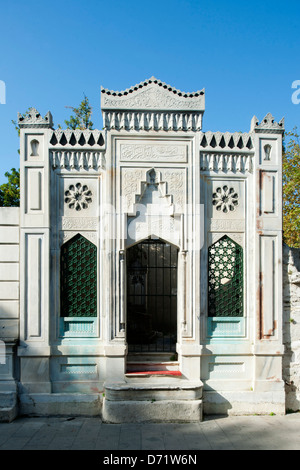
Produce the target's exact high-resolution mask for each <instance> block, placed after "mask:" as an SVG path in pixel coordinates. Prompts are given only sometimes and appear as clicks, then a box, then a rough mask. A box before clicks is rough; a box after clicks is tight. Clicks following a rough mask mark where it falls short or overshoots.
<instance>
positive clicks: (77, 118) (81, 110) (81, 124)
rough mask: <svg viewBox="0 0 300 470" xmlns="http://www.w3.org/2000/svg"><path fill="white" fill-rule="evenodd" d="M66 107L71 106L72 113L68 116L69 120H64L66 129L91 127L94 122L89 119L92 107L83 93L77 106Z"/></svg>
mask: <svg viewBox="0 0 300 470" xmlns="http://www.w3.org/2000/svg"><path fill="white" fill-rule="evenodd" d="M67 107H69V108H71V109H72V110H73V113H74V114H73V115H71V116H70V120H69V121H68V120H66V121H65V124H66V126H67V128H68V129H74V130H75V129H81V130H85V129H93V125H94V124H93V123H92V121H91V115H92V110H93V108H92V107H91V106H90V103H89V100H88V98H87V97H86V96H85V95H84V99H83V100H82V101H81V103H80V105H79V106H78V108H73V107H71V106H67Z"/></svg>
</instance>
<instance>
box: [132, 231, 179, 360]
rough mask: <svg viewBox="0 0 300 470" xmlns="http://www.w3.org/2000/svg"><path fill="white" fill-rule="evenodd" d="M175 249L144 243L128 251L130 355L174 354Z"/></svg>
mask: <svg viewBox="0 0 300 470" xmlns="http://www.w3.org/2000/svg"><path fill="white" fill-rule="evenodd" d="M177 258H178V250H177V248H176V247H175V246H173V245H171V244H169V243H165V242H163V241H161V240H150V239H149V240H145V241H143V242H141V243H139V244H137V245H134V246H133V247H131V248H129V249H128V251H127V341H128V345H129V351H131V352H143V351H145V352H148V351H151V352H164V351H165V352H171V351H172V352H174V351H175V349H176V341H177Z"/></svg>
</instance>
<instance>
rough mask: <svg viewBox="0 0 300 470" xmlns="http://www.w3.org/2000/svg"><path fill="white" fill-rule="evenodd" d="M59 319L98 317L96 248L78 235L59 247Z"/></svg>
mask: <svg viewBox="0 0 300 470" xmlns="http://www.w3.org/2000/svg"><path fill="white" fill-rule="evenodd" d="M60 305H61V317H96V316H97V247H96V246H95V245H94V244H93V243H91V242H90V241H89V240H87V239H86V238H85V237H83V236H82V235H80V234H77V235H75V237H73V238H71V240H69V241H68V242H66V243H65V244H64V245H62V247H61V253H60Z"/></svg>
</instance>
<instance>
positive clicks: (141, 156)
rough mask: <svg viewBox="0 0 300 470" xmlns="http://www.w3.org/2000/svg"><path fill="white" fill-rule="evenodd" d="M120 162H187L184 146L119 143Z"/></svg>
mask: <svg viewBox="0 0 300 470" xmlns="http://www.w3.org/2000/svg"><path fill="white" fill-rule="evenodd" d="M120 160H121V161H123V162H130V161H141V162H180V163H185V162H186V161H187V145H186V144H179V143H177V144H168V143H164V144H163V143H155V144H154V143H152V142H151V141H148V142H145V143H139V144H134V143H121V144H120Z"/></svg>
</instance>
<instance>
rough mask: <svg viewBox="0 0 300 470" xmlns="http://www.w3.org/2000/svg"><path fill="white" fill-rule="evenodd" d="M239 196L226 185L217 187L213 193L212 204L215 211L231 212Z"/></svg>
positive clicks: (237, 202)
mask: <svg viewBox="0 0 300 470" xmlns="http://www.w3.org/2000/svg"><path fill="white" fill-rule="evenodd" d="M238 199H239V196H238V194H237V193H236V192H235V190H234V189H233V188H229V187H228V186H226V185H225V186H223V187H218V188H217V189H216V192H215V193H213V201H212V202H213V205H214V206H215V208H216V210H217V211H219V212H220V211H222V212H224V214H227V213H228V212H233V211H234V210H235V209H236V207H237V206H238V204H239V201H238Z"/></svg>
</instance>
